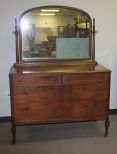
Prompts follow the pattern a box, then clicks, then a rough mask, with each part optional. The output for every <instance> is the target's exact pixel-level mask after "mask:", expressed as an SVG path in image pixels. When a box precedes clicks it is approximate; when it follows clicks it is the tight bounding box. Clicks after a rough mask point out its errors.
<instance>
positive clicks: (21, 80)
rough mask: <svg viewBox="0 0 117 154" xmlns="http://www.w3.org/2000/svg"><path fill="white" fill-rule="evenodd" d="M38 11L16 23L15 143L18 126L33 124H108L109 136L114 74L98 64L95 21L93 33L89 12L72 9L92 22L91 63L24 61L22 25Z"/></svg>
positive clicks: (12, 74) (12, 85)
mask: <svg viewBox="0 0 117 154" xmlns="http://www.w3.org/2000/svg"><path fill="white" fill-rule="evenodd" d="M58 7H59V8H60V6H58ZM61 7H62V8H70V7H64V6H61ZM42 8H48V6H46V7H42ZM53 8H56V6H53ZM37 9H41V7H38V8H33V9H30V10H27V11H25V12H24V13H23V14H22V15H21V16H20V18H19V20H18V22H17V20H15V34H16V63H15V64H14V65H13V66H12V68H11V70H10V73H9V80H10V98H11V119H12V129H11V132H12V143H13V144H14V143H15V142H16V126H19V125H31V124H47V123H60V122H61V123H63V122H81V121H97V120H104V121H105V136H107V135H108V128H109V97H110V76H111V71H110V70H109V69H107V68H105V67H103V66H101V65H99V64H98V63H97V62H96V61H95V20H93V29H92V21H91V18H90V16H89V15H88V14H87V13H86V12H85V11H82V10H80V9H76V8H70V9H73V10H77V11H79V12H80V11H81V13H84V15H86V16H88V18H89V24H90V29H89V30H88V31H89V36H88V37H89V55H90V56H89V59H83V58H82V59H78V58H74V59H46V58H43V59H38V60H36V61H35V59H32V60H30V59H27V60H23V58H22V45H21V44H22V37H21V27H20V26H21V25H20V22H21V19H22V18H23V16H24V15H25V14H26V13H29V12H31V11H33V10H37Z"/></svg>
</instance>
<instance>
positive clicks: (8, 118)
mask: <svg viewBox="0 0 117 154" xmlns="http://www.w3.org/2000/svg"><path fill="white" fill-rule="evenodd" d="M109 114H110V115H112V114H117V109H110V110H109ZM10 121H11V116H7V117H0V123H1V122H10Z"/></svg>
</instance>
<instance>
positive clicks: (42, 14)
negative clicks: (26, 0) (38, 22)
mask: <svg viewBox="0 0 117 154" xmlns="http://www.w3.org/2000/svg"><path fill="white" fill-rule="evenodd" d="M39 15H41V16H54V15H55V14H54V13H40V14H39Z"/></svg>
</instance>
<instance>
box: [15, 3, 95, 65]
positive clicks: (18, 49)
mask: <svg viewBox="0 0 117 154" xmlns="http://www.w3.org/2000/svg"><path fill="white" fill-rule="evenodd" d="M52 7H53V8H56V7H57V8H58V7H60V8H64V9H71V10H74V11H78V12H81V13H83V14H84V15H86V16H87V17H88V18H89V19H90V29H89V31H90V32H89V58H88V59H78V58H75V59H70V58H69V59H46V58H43V59H42V60H41V59H39V60H34V59H29V60H28V59H27V60H23V57H22V36H21V20H22V18H23V17H24V15H26V14H27V13H30V12H32V11H36V10H38V9H43V8H52ZM14 33H15V36H16V64H15V66H30V65H31V66H32V65H34V66H35V65H36V66H38V65H40V64H45V65H46V64H47V65H48V64H51V63H55V62H57V63H59V64H63V63H65V64H68V63H69V62H73V63H76V62H79V63H86V64H87V63H88V64H96V62H95V19H93V24H92V20H91V17H90V16H89V14H88V13H87V12H85V11H83V10H81V9H78V8H74V7H69V6H41V7H35V8H31V9H29V10H27V11H25V12H23V13H22V14H21V15H20V17H19V18H18V19H15V32H14Z"/></svg>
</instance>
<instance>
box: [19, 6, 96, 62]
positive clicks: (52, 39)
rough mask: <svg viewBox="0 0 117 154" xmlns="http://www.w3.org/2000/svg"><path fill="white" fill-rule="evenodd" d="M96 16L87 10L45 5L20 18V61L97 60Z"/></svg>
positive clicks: (27, 12)
mask: <svg viewBox="0 0 117 154" xmlns="http://www.w3.org/2000/svg"><path fill="white" fill-rule="evenodd" d="M92 42H93V40H92V20H91V18H90V16H89V15H88V14H87V13H86V12H85V11H83V10H80V9H76V8H73V7H66V6H43V7H36V8H33V9H30V10H27V11H25V12H24V13H23V14H22V15H21V16H20V17H19V19H18V20H16V49H17V55H16V56H17V57H16V59H17V63H25V62H28V63H29V62H40V61H55V60H56V61H61V60H65V61H67V60H79V61H81V60H83V61H93V60H94V58H93V55H94V51H93V43H92Z"/></svg>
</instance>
